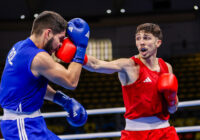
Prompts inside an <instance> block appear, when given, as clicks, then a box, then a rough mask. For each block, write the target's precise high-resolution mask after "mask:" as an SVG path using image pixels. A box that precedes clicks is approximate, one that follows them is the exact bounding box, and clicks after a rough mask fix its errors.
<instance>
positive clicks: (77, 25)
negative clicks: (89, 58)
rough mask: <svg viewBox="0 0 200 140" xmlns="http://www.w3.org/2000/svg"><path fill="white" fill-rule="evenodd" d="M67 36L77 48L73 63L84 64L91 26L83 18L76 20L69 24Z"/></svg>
mask: <svg viewBox="0 0 200 140" xmlns="http://www.w3.org/2000/svg"><path fill="white" fill-rule="evenodd" d="M67 34H68V37H69V38H70V40H72V42H73V43H74V44H75V46H76V48H77V49H76V54H75V56H74V58H73V60H72V61H73V62H77V63H81V64H83V62H84V57H85V53H86V48H87V45H88V40H89V35H90V28H89V25H88V24H87V22H86V21H84V20H83V19H81V18H74V19H72V20H70V21H69V22H68V27H67Z"/></svg>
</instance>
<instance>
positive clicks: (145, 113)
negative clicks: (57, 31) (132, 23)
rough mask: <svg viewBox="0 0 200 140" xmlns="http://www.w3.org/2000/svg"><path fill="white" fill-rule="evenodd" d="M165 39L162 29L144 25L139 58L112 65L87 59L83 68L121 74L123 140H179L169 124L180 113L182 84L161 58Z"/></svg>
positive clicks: (138, 34) (138, 40)
mask: <svg viewBox="0 0 200 140" xmlns="http://www.w3.org/2000/svg"><path fill="white" fill-rule="evenodd" d="M162 38H163V35H162V30H161V29H160V27H159V25H157V24H153V23H144V24H141V25H139V26H138V27H137V29H136V34H135V40H136V46H137V49H138V52H139V53H138V54H137V55H135V56H132V57H131V58H121V59H117V60H114V61H110V62H107V61H102V60H98V59H96V58H94V57H92V56H87V57H85V58H87V60H85V64H86V65H84V66H83V67H84V68H85V69H87V70H89V71H91V72H98V73H106V74H111V73H115V72H118V75H119V80H120V82H121V85H122V93H123V99H124V104H125V108H126V112H125V114H124V117H125V122H126V125H125V129H124V130H122V132H121V140H178V139H179V138H178V135H177V133H176V130H175V128H174V127H173V126H170V124H169V121H168V120H169V118H170V113H174V112H175V111H176V110H177V106H178V97H177V89H178V82H177V79H176V77H175V75H174V74H173V71H172V66H171V65H170V64H169V63H167V62H165V61H164V60H163V59H161V58H158V57H157V49H158V48H159V47H160V46H161V44H162Z"/></svg>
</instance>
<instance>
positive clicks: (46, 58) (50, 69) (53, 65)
mask: <svg viewBox="0 0 200 140" xmlns="http://www.w3.org/2000/svg"><path fill="white" fill-rule="evenodd" d="M81 70H82V65H81V64H79V63H75V62H72V63H71V64H70V65H69V66H68V69H65V68H64V67H63V66H62V65H61V64H59V63H57V62H55V61H54V60H53V59H52V57H51V56H50V55H49V54H48V53H46V52H40V53H38V54H37V55H36V56H35V58H34V59H33V62H32V65H31V71H32V72H36V76H39V75H42V76H44V77H46V78H47V79H48V80H49V81H51V82H53V83H55V84H58V85H60V86H62V87H64V88H67V89H74V88H76V86H77V84H78V81H79V77H80V73H81Z"/></svg>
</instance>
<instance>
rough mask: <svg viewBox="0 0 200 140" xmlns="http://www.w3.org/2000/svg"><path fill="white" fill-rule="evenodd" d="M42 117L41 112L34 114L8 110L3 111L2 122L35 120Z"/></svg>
mask: <svg viewBox="0 0 200 140" xmlns="http://www.w3.org/2000/svg"><path fill="white" fill-rule="evenodd" d="M39 116H42V115H41V112H40V110H37V111H35V112H33V113H30V114H26V113H19V112H15V111H12V110H8V109H3V117H2V120H17V119H18V118H35V117H39Z"/></svg>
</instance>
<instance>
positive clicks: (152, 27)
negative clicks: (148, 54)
mask: <svg viewBox="0 0 200 140" xmlns="http://www.w3.org/2000/svg"><path fill="white" fill-rule="evenodd" d="M140 31H144V32H146V33H151V34H153V35H154V36H155V37H157V38H158V39H160V40H162V39H163V34H162V30H161V28H160V26H159V25H157V24H154V23H144V24H140V25H138V26H137V29H136V34H137V33H138V32H140Z"/></svg>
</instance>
